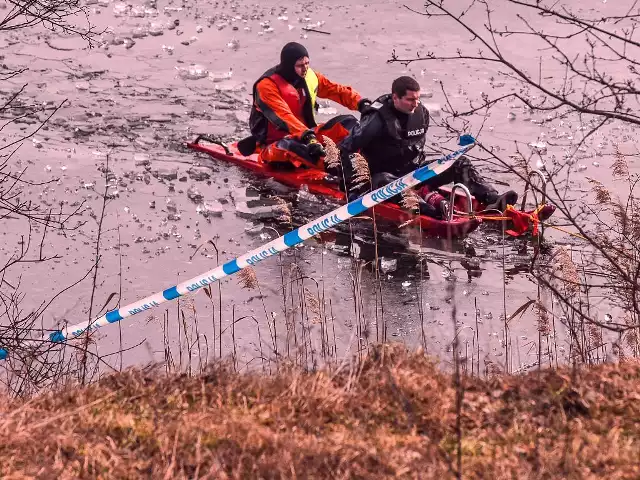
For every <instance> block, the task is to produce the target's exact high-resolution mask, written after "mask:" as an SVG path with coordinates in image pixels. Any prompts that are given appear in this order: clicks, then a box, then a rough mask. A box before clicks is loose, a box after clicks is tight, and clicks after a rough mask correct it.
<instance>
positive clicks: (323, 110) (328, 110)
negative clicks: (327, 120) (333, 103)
mask: <svg viewBox="0 0 640 480" xmlns="http://www.w3.org/2000/svg"><path fill="white" fill-rule="evenodd" d="M337 113H338V110H336V109H335V108H333V107H320V108H319V109H318V114H320V115H335V114H337Z"/></svg>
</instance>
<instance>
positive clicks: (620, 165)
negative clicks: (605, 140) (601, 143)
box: [611, 145, 629, 177]
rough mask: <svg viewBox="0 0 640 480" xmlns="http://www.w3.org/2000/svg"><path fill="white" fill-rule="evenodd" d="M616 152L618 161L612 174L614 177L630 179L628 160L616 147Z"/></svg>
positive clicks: (616, 160) (615, 161)
mask: <svg viewBox="0 0 640 480" xmlns="http://www.w3.org/2000/svg"><path fill="white" fill-rule="evenodd" d="M615 150H616V159H615V160H614V162H613V164H612V165H611V166H612V173H613V176H614V177H628V176H629V164H628V163H627V159H626V158H625V156H624V155H623V154H622V153H621V152H620V150H619V149H618V146H617V145H616V146H615Z"/></svg>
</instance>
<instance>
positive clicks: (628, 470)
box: [0, 345, 640, 479]
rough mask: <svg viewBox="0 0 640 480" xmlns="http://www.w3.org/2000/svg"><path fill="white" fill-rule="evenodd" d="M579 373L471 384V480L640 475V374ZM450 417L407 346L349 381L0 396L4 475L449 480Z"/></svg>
mask: <svg viewBox="0 0 640 480" xmlns="http://www.w3.org/2000/svg"><path fill="white" fill-rule="evenodd" d="M571 378H572V375H571V373H570V372H569V371H566V370H559V371H543V372H541V373H539V374H538V373H531V374H528V375H526V376H524V377H517V376H514V377H508V376H505V377H503V376H495V377H493V378H492V379H490V380H482V379H477V378H464V379H463V385H464V388H465V395H464V404H463V406H462V418H461V421H462V444H461V445H462V470H463V471H462V478H491V479H502V478H505V479H506V478H550V479H551V478H554V479H555V478H607V479H619V478H638V476H640V463H638V461H637V459H638V456H639V455H640V443H639V441H640V421H638V420H639V419H640V402H639V401H638V400H640V365H639V364H638V363H636V362H633V361H629V362H625V363H624V364H620V365H604V366H599V367H596V368H593V369H591V370H587V369H585V370H582V371H579V372H577V374H576V375H575V379H574V380H572V379H571ZM455 423H456V414H455V392H454V387H453V382H452V379H451V377H450V376H448V375H445V374H444V373H442V372H441V371H440V370H439V369H438V368H437V366H436V365H434V364H433V363H431V362H430V361H429V360H428V359H427V358H426V357H424V355H420V354H408V353H407V352H406V350H405V349H404V348H403V347H401V346H394V345H387V346H385V347H376V348H375V349H374V350H372V353H371V354H370V355H369V356H368V357H367V358H365V359H364V360H363V361H362V362H361V363H359V364H357V365H354V366H353V368H346V369H343V370H342V371H341V372H335V371H332V372H329V371H323V372H318V373H303V372H300V371H297V370H294V369H289V370H284V369H283V370H281V372H280V373H279V374H277V375H276V376H272V377H268V376H259V375H257V374H252V375H249V374H244V375H237V374H233V373H231V371H230V370H229V369H226V368H225V367H224V366H218V367H216V368H215V369H213V370H211V371H210V372H209V373H208V374H206V375H203V376H201V377H187V376H179V377H175V376H174V377H169V378H167V377H160V376H159V375H158V374H156V373H153V372H150V371H146V372H145V371H139V370H137V371H130V372H126V373H123V374H117V375H113V376H110V377H107V378H104V379H102V380H101V381H100V382H99V383H98V384H96V385H93V386H89V387H85V388H82V389H76V390H67V391H62V392H58V393H55V394H48V395H43V396H41V397H37V398H34V399H32V400H30V401H27V402H23V403H17V402H14V403H7V402H3V403H2V406H1V407H0V433H1V434H2V435H3V441H2V442H1V443H0V458H2V462H0V477H1V478H27V477H28V478H62V479H65V478H103V479H107V478H143V477H144V478H175V479H182V478H264V479H272V478H273V479H275V478H371V479H378V478H421V479H422V478H438V479H444V478H452V477H454V472H452V469H453V467H452V466H451V462H452V461H453V462H454V460H453V459H454V458H455V448H456V441H455V438H456V437H455ZM454 463H455V462H454Z"/></svg>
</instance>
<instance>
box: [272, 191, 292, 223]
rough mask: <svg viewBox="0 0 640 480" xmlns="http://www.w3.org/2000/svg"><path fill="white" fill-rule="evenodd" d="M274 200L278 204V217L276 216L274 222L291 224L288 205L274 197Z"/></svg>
mask: <svg viewBox="0 0 640 480" xmlns="http://www.w3.org/2000/svg"><path fill="white" fill-rule="evenodd" d="M275 200H276V202H277V204H278V211H279V212H280V215H279V216H278V218H276V220H277V221H279V222H282V223H288V224H291V222H292V217H291V209H290V208H289V204H288V203H287V202H286V201H285V200H283V199H282V198H280V197H275Z"/></svg>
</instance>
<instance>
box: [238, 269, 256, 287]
mask: <svg viewBox="0 0 640 480" xmlns="http://www.w3.org/2000/svg"><path fill="white" fill-rule="evenodd" d="M238 283H239V284H240V286H241V287H242V288H247V289H249V290H252V289H254V288H256V287H257V286H258V276H257V275H256V271H255V270H254V269H253V267H245V268H243V269H242V270H240V271H239V272H238Z"/></svg>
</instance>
